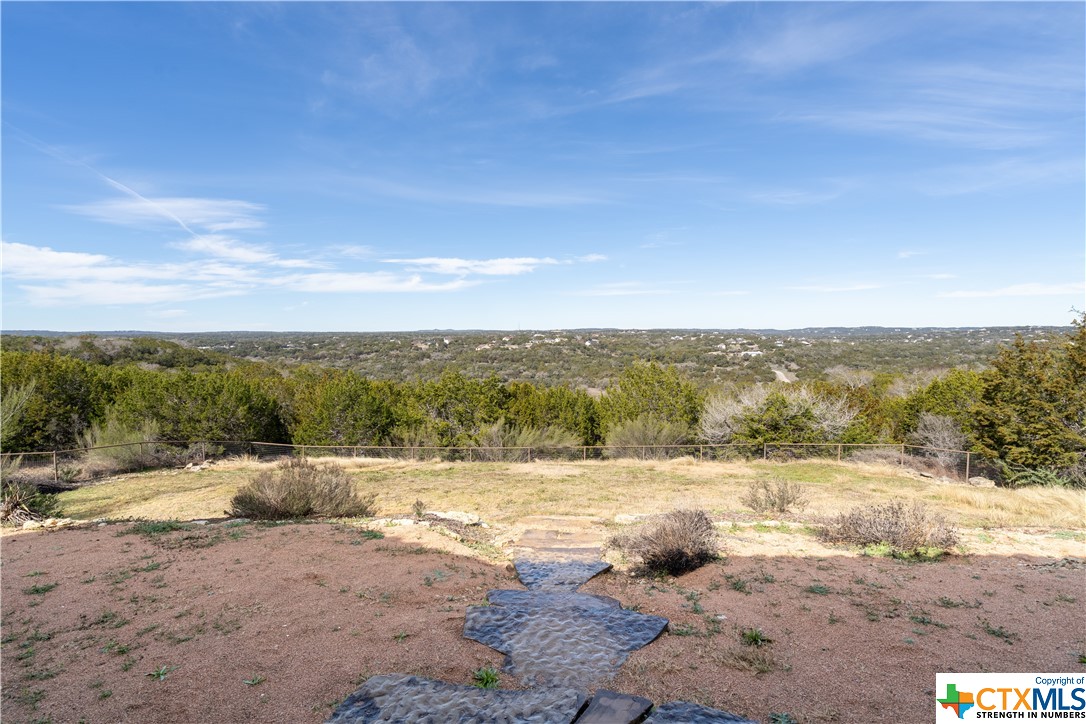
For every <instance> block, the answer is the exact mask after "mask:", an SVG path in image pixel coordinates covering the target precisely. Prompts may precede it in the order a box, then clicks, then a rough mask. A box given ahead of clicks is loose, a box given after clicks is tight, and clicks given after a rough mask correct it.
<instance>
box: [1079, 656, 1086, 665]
mask: <svg viewBox="0 0 1086 724" xmlns="http://www.w3.org/2000/svg"><path fill="white" fill-rule="evenodd" d="M1078 662H1079V663H1080V664H1084V665H1086V654H1079V655H1078Z"/></svg>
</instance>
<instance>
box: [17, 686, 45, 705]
mask: <svg viewBox="0 0 1086 724" xmlns="http://www.w3.org/2000/svg"><path fill="white" fill-rule="evenodd" d="M15 698H16V700H18V702H19V703H20V704H22V705H23V706H29V707H30V708H31V709H35V710H36V709H37V708H38V704H40V703H41V700H42V699H44V698H45V691H44V690H42V689H34V690H33V691H31V690H30V689H23V691H22V693H20V694H19V695H18V696H16V697H15Z"/></svg>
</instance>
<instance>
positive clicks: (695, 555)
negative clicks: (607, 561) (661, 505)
mask: <svg viewBox="0 0 1086 724" xmlns="http://www.w3.org/2000/svg"><path fill="white" fill-rule="evenodd" d="M608 545H609V546H610V547H612V548H617V549H619V550H621V551H623V552H624V553H626V554H627V555H630V556H633V557H635V558H638V559H640V561H641V564H642V565H643V566H644V567H645V569H647V570H649V571H653V572H658V573H668V574H670V575H673V576H677V575H679V574H680V573H686V572H687V571H692V570H694V569H696V568H700V567H701V566H703V565H705V564H706V563H708V562H709V561H711V560H713V559H714V558H716V555H717V545H718V540H717V532H716V528H715V527H714V526H713V521H712V520H711V519H710V518H709V515H708V514H707V513H706V512H705V511H704V510H673V511H671V512H670V513H664V514H663V515H658V516H655V517H653V518H650V519H649V520H648V521H647V522H646V523H645V524H644V525H642V526H641V528H640V529H638V530H637V531H635V532H633V533H629V534H625V535H618V536H615V537H614V538H612V539H611V541H610V542H609V543H608Z"/></svg>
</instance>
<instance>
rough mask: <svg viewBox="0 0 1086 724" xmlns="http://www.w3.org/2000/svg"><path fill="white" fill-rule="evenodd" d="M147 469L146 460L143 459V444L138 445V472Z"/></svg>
mask: <svg viewBox="0 0 1086 724" xmlns="http://www.w3.org/2000/svg"><path fill="white" fill-rule="evenodd" d="M146 468H147V459H146V458H145V457H143V443H142V442H141V443H140V470H144V469H146Z"/></svg>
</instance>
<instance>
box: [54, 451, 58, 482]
mask: <svg viewBox="0 0 1086 724" xmlns="http://www.w3.org/2000/svg"><path fill="white" fill-rule="evenodd" d="M59 480H60V469H59V468H57V451H56V450H54V451H53V482H54V483H55V482H57V481H59Z"/></svg>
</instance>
